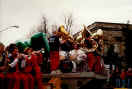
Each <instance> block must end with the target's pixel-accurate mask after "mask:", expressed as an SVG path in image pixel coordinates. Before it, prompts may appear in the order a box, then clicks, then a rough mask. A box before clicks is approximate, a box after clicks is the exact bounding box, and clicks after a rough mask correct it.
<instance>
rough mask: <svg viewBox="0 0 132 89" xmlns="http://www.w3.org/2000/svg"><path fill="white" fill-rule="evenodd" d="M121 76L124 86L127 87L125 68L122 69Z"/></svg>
mask: <svg viewBox="0 0 132 89" xmlns="http://www.w3.org/2000/svg"><path fill="white" fill-rule="evenodd" d="M120 78H121V80H122V87H123V88H125V84H126V81H125V79H126V71H125V69H122V70H121V74H120Z"/></svg>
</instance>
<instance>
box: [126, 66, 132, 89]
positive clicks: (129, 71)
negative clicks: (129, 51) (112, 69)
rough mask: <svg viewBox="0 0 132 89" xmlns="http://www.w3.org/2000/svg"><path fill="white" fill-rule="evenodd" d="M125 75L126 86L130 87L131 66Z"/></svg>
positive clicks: (131, 83)
mask: <svg viewBox="0 0 132 89" xmlns="http://www.w3.org/2000/svg"><path fill="white" fill-rule="evenodd" d="M126 75H127V79H128V80H127V81H128V83H127V87H128V88H132V68H131V67H130V68H128V70H127V73H126Z"/></svg>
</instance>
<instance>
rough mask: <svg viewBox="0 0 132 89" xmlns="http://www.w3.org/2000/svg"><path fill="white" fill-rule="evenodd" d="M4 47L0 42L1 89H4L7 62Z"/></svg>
mask: <svg viewBox="0 0 132 89" xmlns="http://www.w3.org/2000/svg"><path fill="white" fill-rule="evenodd" d="M4 48H5V47H4V45H3V44H2V43H1V42H0V86H1V89H5V88H4V80H5V75H4V72H5V70H6V68H7V60H6V54H5V52H4Z"/></svg>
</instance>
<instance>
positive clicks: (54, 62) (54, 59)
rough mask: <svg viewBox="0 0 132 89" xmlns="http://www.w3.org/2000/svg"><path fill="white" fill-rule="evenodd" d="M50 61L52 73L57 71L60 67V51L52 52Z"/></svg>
mask: <svg viewBox="0 0 132 89" xmlns="http://www.w3.org/2000/svg"><path fill="white" fill-rule="evenodd" d="M50 61H51V62H50V65H51V71H53V70H56V69H57V68H58V67H59V51H51V52H50Z"/></svg>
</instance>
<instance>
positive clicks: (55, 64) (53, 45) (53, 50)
mask: <svg viewBox="0 0 132 89" xmlns="http://www.w3.org/2000/svg"><path fill="white" fill-rule="evenodd" d="M49 45H50V66H51V73H52V74H54V73H56V71H57V69H58V68H59V47H60V41H59V36H58V35H57V32H56V31H53V34H52V36H51V37H50V38H49Z"/></svg>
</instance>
